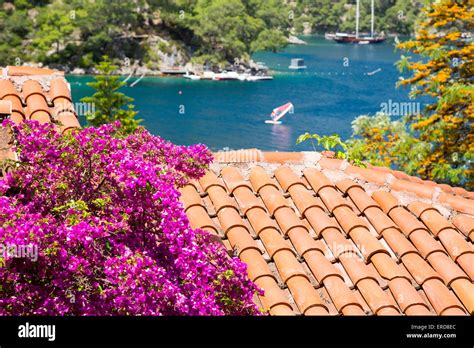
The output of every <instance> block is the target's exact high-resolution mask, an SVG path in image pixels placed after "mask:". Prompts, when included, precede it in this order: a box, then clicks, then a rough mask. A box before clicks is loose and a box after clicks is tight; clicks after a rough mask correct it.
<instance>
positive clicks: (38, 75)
mask: <svg viewBox="0 0 474 348" xmlns="http://www.w3.org/2000/svg"><path fill="white" fill-rule="evenodd" d="M4 119H11V120H12V121H13V122H15V123H16V124H19V123H21V122H23V121H24V120H26V119H32V120H37V121H38V122H40V123H47V122H51V123H54V124H56V125H57V127H58V130H60V131H61V132H65V131H67V130H70V129H73V128H78V127H80V125H79V121H78V120H77V117H76V113H75V112H74V106H73V104H72V98H71V91H70V88H69V85H68V83H67V81H66V79H65V78H64V73H62V72H60V71H56V70H50V69H40V68H32V67H25V66H20V67H12V66H9V67H6V68H0V120H4ZM11 143H12V138H11V132H10V131H9V129H5V128H3V127H0V160H3V159H8V158H10V159H13V158H14V156H15V155H14V154H13V153H12V151H11Z"/></svg>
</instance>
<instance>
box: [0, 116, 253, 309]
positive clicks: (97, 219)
mask: <svg viewBox="0 0 474 348" xmlns="http://www.w3.org/2000/svg"><path fill="white" fill-rule="evenodd" d="M4 125H5V124H4ZM10 126H11V127H13V130H14V133H15V139H16V142H15V150H16V151H17V153H18V154H19V159H18V162H16V163H15V166H16V167H15V169H14V170H12V171H11V172H9V173H8V174H7V176H6V177H5V178H3V180H0V195H1V197H0V244H3V245H16V246H21V245H29V246H35V247H36V248H37V250H38V258H37V260H32V259H29V258H27V257H14V256H11V255H9V254H8V253H6V254H4V255H0V315H255V314H259V313H260V312H259V310H258V308H257V307H256V305H255V304H254V303H253V301H252V299H253V296H254V294H255V293H256V292H258V291H261V290H259V289H258V288H257V287H256V286H255V284H253V283H252V282H251V281H250V280H249V279H248V278H247V275H246V265H245V264H244V263H242V262H240V261H239V260H238V259H236V258H230V257H229V256H228V255H227V252H226V250H225V248H224V247H223V246H222V245H221V244H219V243H216V242H212V241H210V237H209V235H208V234H207V232H205V231H202V230H193V229H192V228H191V227H190V225H189V222H188V219H187V217H186V215H185V213H184V211H183V207H182V205H181V203H180V202H179V192H178V190H177V188H178V187H180V186H182V185H184V184H185V183H186V182H187V180H188V179H189V178H198V177H200V176H202V175H203V172H204V169H205V168H206V167H207V166H208V164H209V163H210V162H211V160H212V157H211V154H210V153H209V151H208V150H207V148H206V147H205V146H203V145H194V146H190V147H184V146H176V145H173V144H172V143H169V142H166V141H164V140H163V139H161V138H159V137H156V136H152V135H151V134H149V133H148V132H147V131H146V130H144V129H139V130H138V131H137V132H136V133H135V134H132V135H129V136H126V137H125V136H121V135H120V131H119V130H120V124H118V123H115V124H113V125H105V126H101V127H99V128H86V129H83V130H80V131H77V132H74V133H71V134H67V135H61V134H59V133H58V132H56V131H55V130H54V126H53V125H51V124H46V125H39V124H38V123H37V122H34V121H31V122H26V123H24V124H23V125H21V126H13V125H10Z"/></svg>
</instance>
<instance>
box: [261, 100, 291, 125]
mask: <svg viewBox="0 0 474 348" xmlns="http://www.w3.org/2000/svg"><path fill="white" fill-rule="evenodd" d="M293 111H294V106H293V104H292V103H286V104H284V105H282V106H279V107H277V108H275V109H273V111H272V114H271V117H272V119H271V120H265V123H269V124H281V121H279V120H280V119H281V118H282V117H283V116H285V115H286V114H287V113H288V112H293Z"/></svg>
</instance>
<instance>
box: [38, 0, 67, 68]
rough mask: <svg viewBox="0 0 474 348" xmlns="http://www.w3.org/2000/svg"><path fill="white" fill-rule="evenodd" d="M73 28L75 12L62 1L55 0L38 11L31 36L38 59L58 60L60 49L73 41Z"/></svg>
mask: <svg viewBox="0 0 474 348" xmlns="http://www.w3.org/2000/svg"><path fill="white" fill-rule="evenodd" d="M75 28H76V25H75V12H74V11H73V10H72V7H70V6H69V5H65V4H63V2H62V1H55V2H53V3H52V4H50V5H48V6H47V7H46V10H44V11H40V13H39V15H38V18H37V30H35V32H34V38H33V43H34V44H35V46H36V47H37V48H38V49H39V57H40V59H41V60H42V61H57V60H60V51H61V50H63V49H64V48H65V46H66V45H67V44H68V43H69V42H72V41H73V36H72V34H73V32H74V30H75ZM52 52H54V53H52Z"/></svg>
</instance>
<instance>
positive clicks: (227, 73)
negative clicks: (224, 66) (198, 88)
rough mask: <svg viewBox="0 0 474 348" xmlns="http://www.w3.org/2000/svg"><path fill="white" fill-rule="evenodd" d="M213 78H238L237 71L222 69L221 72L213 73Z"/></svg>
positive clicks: (220, 79)
mask: <svg viewBox="0 0 474 348" xmlns="http://www.w3.org/2000/svg"><path fill="white" fill-rule="evenodd" d="M213 80H217V81H228V80H240V76H239V73H237V72H235V71H227V70H224V71H222V72H221V73H217V74H215V75H214V77H213Z"/></svg>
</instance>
